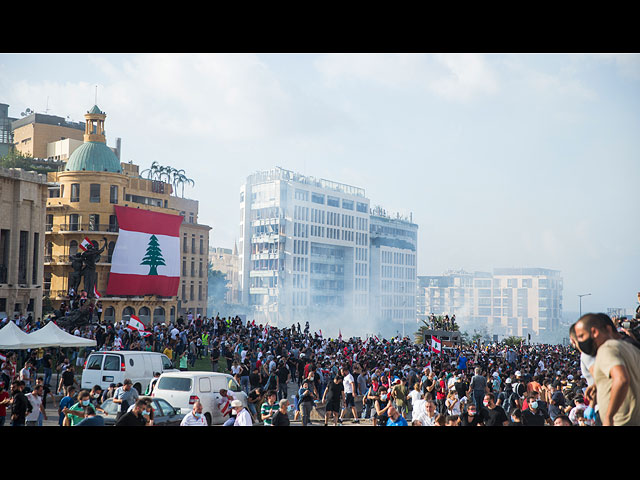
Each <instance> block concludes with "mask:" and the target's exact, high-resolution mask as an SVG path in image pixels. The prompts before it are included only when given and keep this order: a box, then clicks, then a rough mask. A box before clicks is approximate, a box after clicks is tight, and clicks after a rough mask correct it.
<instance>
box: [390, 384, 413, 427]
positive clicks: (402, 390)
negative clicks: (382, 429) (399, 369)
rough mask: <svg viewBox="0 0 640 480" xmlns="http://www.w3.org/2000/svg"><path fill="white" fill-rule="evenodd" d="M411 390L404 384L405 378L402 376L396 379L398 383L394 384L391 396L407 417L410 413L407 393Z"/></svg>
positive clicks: (398, 408)
mask: <svg viewBox="0 0 640 480" xmlns="http://www.w3.org/2000/svg"><path fill="white" fill-rule="evenodd" d="M408 394H409V391H408V389H407V386H406V385H405V384H404V379H402V378H400V379H398V380H397V381H396V385H394V386H393V389H392V390H391V397H392V398H393V400H394V403H395V406H396V409H397V410H398V412H400V415H402V416H403V417H405V418H406V416H407V414H408V408H407V395H408Z"/></svg>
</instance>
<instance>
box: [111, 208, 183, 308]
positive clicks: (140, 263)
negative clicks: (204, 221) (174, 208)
mask: <svg viewBox="0 0 640 480" xmlns="http://www.w3.org/2000/svg"><path fill="white" fill-rule="evenodd" d="M115 210H116V216H117V218H118V225H119V234H118V241H117V242H116V246H115V249H114V252H113V257H112V260H111V272H110V274H109V284H108V285H107V292H106V293H107V295H160V296H162V297H172V296H175V295H177V294H178V284H179V283H180V225H181V224H182V220H183V217H182V216H181V215H170V214H167V213H160V212H152V211H149V210H142V209H139V208H131V207H121V206H115Z"/></svg>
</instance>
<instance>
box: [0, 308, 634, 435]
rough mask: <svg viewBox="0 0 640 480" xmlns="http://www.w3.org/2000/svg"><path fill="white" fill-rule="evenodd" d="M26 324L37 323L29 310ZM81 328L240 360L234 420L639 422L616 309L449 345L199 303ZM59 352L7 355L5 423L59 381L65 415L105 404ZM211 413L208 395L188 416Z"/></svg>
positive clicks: (117, 344) (0, 396)
mask: <svg viewBox="0 0 640 480" xmlns="http://www.w3.org/2000/svg"><path fill="white" fill-rule="evenodd" d="M32 321H33V320H32ZM447 321H448V323H447V324H443V325H434V326H441V327H445V326H446V327H448V328H452V325H455V318H454V317H452V318H451V319H447ZM0 326H1V325H0ZM20 326H21V328H23V329H24V323H23V324H22V325H20ZM72 333H74V334H75V335H79V336H83V337H87V338H92V339H95V340H96V343H97V347H96V349H97V350H148V351H155V352H162V353H164V354H165V355H167V356H168V357H169V358H170V359H171V360H172V361H173V362H174V364H175V365H176V366H177V367H179V368H180V369H182V370H187V369H189V368H191V369H192V368H193V367H194V365H195V362H196V361H198V360H203V359H205V360H206V361H207V363H208V365H210V368H211V370H212V371H220V372H226V373H230V374H232V375H233V376H234V377H235V378H236V380H237V382H238V384H239V385H241V386H242V388H243V389H244V391H245V393H247V396H248V404H247V405H243V404H241V402H238V401H235V402H233V401H232V402H231V403H230V405H229V408H230V411H231V412H232V417H231V420H232V421H230V422H227V425H247V424H251V425H255V424H260V425H266V426H275V425H285V424H286V425H289V424H290V422H297V421H300V422H301V424H302V425H303V426H308V425H323V426H330V425H331V426H340V425H344V424H346V422H348V423H349V424H351V423H354V424H359V423H361V424H364V425H373V426H379V427H386V426H479V425H483V426H544V425H555V426H564V425H573V426H594V425H610V424H614V425H622V424H630V425H638V424H640V372H639V368H640V350H639V348H640V346H639V345H638V344H637V342H635V340H634V338H633V336H632V335H628V333H630V332H628V331H623V329H622V328H621V327H620V326H619V325H616V324H615V323H614V322H612V320H611V319H610V318H609V317H608V316H606V315H604V314H595V315H594V314H588V315H585V316H583V317H582V318H581V319H580V320H579V321H578V322H576V323H575V324H574V325H572V327H571V330H570V332H569V333H570V338H571V345H548V344H530V343H527V342H522V343H518V344H511V345H507V344H505V343H497V342H496V343H489V344H485V343H480V342H476V343H473V344H465V345H462V346H458V347H457V348H454V349H450V350H447V351H446V352H445V351H441V352H436V351H433V349H432V347H431V346H430V342H426V344H416V343H415V342H414V341H412V340H411V339H409V338H406V337H405V338H391V339H388V340H387V339H380V338H377V337H368V338H366V339H363V338H359V337H352V338H349V339H343V338H342V336H341V335H340V336H339V337H338V338H325V337H323V336H322V334H321V333H320V332H314V333H312V332H311V331H310V326H309V324H308V323H306V325H305V326H304V328H303V329H302V328H301V326H300V324H299V323H298V324H294V325H291V326H290V327H287V328H275V327H267V326H263V325H259V324H256V322H255V321H246V322H245V321H243V320H242V319H241V318H240V317H238V316H236V317H224V318H220V317H219V316H216V317H214V318H202V317H201V316H199V315H195V316H194V315H192V314H188V315H187V316H186V317H185V318H183V317H181V318H179V319H178V320H177V321H176V322H175V323H169V324H156V325H154V326H153V327H149V329H148V331H147V332H139V331H135V330H131V329H129V328H127V325H126V324H125V323H124V322H117V323H115V324H111V323H104V322H103V323H100V324H93V325H89V326H85V327H82V328H78V329H73V332H72ZM89 352H90V350H89V349H87V350H85V349H75V350H74V352H73V355H72V356H71V357H66V358H65V359H64V361H63V362H62V363H60V364H58V365H57V371H58V373H60V372H61V371H62V372H67V376H68V377H69V376H70V377H71V378H73V375H74V363H75V366H76V367H80V368H81V367H82V365H83V362H84V359H85V358H86V356H87V354H88V353H89ZM53 353H54V352H53V351H50V350H42V349H40V350H35V351H31V352H29V353H27V354H24V353H23V354H21V355H22V356H21V357H20V360H21V361H20V365H22V368H21V369H20V370H18V355H16V354H15V352H13V353H10V354H9V355H7V358H6V360H5V361H4V362H2V380H3V384H2V386H0V422H1V423H0V425H2V424H4V423H5V418H4V417H5V416H6V415H7V413H6V407H7V406H10V407H11V410H12V417H11V421H12V424H29V425H34V424H42V419H43V415H44V414H45V413H44V412H45V410H44V408H43V407H42V403H43V402H44V401H45V399H46V398H47V396H48V395H49V396H51V397H52V398H53V395H52V392H53V393H59V394H64V395H65V396H64V398H63V399H62V400H61V401H60V407H61V408H60V412H61V419H62V420H64V417H71V416H72V415H71V414H70V413H69V412H70V411H71V410H73V409H75V410H76V415H73V420H72V421H71V422H66V423H71V424H72V425H74V424H75V423H74V422H77V423H79V422H80V421H81V420H82V418H83V416H84V417H87V419H88V418H93V417H96V415H95V413H96V412H95V410H96V408H91V407H90V405H91V403H92V400H93V401H94V404H95V405H94V407H95V406H98V405H99V403H97V401H95V400H94V399H95V398H97V399H100V400H103V399H104V395H105V393H106V392H100V396H98V397H95V395H94V393H93V392H88V391H84V390H83V391H80V392H77V391H76V390H75V387H74V385H73V382H72V380H71V382H72V383H71V385H70V386H71V387H72V389H71V390H69V389H68V387H69V385H66V384H65V383H64V382H63V379H61V380H60V383H59V384H58V385H54V386H53V387H51V385H50V381H51V371H52V362H53V361H54V360H53V358H52V355H53ZM605 355H606V356H605ZM200 365H201V363H200ZM80 368H78V370H80ZM39 369H42V371H43V376H42V377H39V376H38V375H37V373H36V372H38V371H39ZM610 372H613V373H611V374H610ZM612 379H613V380H612ZM612 382H613V383H612ZM612 385H613V387H612ZM620 385H622V387H620ZM7 388H10V392H7V391H6V390H7ZM111 390H112V391H111V395H113V394H114V392H113V389H111ZM53 401H54V402H55V400H53ZM140 402H142V401H140V400H136V401H135V402H132V407H131V411H130V412H129V413H132V412H133V413H132V415H129V416H128V417H127V421H128V422H130V424H140V425H144V424H149V419H148V416H149V413H150V412H151V410H150V405H149V404H148V403H147V404H144V402H143V403H140ZM63 403H64V405H63ZM139 403H140V404H139ZM200 408H201V406H200ZM314 411H315V412H316V413H317V415H316V416H315V417H314V418H312V416H313V415H312V414H313V412H314ZM145 412H146V413H145ZM278 412H280V413H278ZM133 417H135V418H133ZM285 417H286V418H285ZM290 417H293V418H290ZM185 418H186V417H185ZM94 420H95V421H96V422H98V421H99V419H94ZM34 422H35V423H34ZM145 422H146V423H145ZM189 422H191V423H189ZM202 423H203V420H202V417H199V416H198V411H197V405H196V406H194V410H193V412H191V413H190V414H189V415H188V419H185V421H184V422H183V424H193V425H197V424H202ZM204 423H206V422H204ZM61 424H62V421H61ZM151 424H152V422H151Z"/></svg>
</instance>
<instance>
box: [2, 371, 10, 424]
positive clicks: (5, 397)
mask: <svg viewBox="0 0 640 480" xmlns="http://www.w3.org/2000/svg"><path fill="white" fill-rule="evenodd" d="M8 404H9V392H7V391H6V389H5V388H4V382H2V381H0V427H4V424H5V419H6V418H7V405H8Z"/></svg>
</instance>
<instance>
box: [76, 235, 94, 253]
mask: <svg viewBox="0 0 640 480" xmlns="http://www.w3.org/2000/svg"><path fill="white" fill-rule="evenodd" d="M89 245H91V240H89V238H88V237H84V239H83V240H82V242H80V245H78V246H79V247H80V248H81V249H82V250H83V251H85V252H86V251H87V248H88V247H89Z"/></svg>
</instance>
